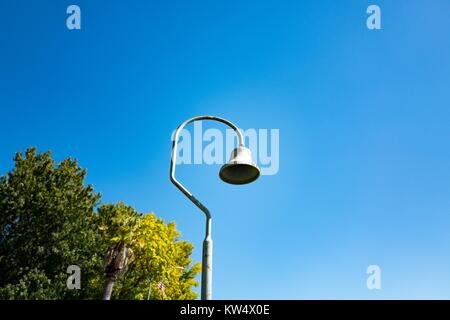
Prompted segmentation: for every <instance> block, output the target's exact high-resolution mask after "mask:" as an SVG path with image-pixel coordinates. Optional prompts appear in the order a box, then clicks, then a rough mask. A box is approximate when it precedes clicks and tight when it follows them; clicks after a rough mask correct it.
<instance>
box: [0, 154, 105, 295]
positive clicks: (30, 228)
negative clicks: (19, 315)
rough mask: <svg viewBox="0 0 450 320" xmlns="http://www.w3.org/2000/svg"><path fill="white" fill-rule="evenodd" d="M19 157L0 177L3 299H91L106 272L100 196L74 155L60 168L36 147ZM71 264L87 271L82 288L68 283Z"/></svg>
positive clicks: (60, 164)
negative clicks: (95, 281)
mask: <svg viewBox="0 0 450 320" xmlns="http://www.w3.org/2000/svg"><path fill="white" fill-rule="evenodd" d="M14 161H15V168H14V169H13V170H12V171H11V172H10V173H9V174H7V175H5V176H3V177H1V178H0V298H3V299H73V298H86V297H88V296H89V292H88V291H89V290H88V289H89V287H87V286H86V284H87V283H88V281H89V279H90V278H91V277H92V276H93V275H95V274H97V273H98V272H100V271H101V268H100V263H101V258H102V256H101V250H102V245H103V241H102V239H101V238H100V234H99V233H98V231H97V227H96V225H95V221H96V216H95V211H94V208H95V207H96V205H97V204H98V202H99V199H100V195H99V194H97V193H95V192H94V190H93V188H92V186H85V185H84V179H85V176H86V170H83V169H81V168H80V167H79V166H78V163H77V161H75V160H73V159H71V158H68V159H66V160H64V161H62V162H61V163H59V165H58V166H56V167H55V163H54V160H53V159H52V158H51V153H50V152H47V153H41V154H37V153H36V149H35V148H30V149H28V150H27V151H26V152H25V155H22V154H21V153H17V154H16V157H15V159H14ZM69 265H78V266H79V267H80V268H81V270H82V272H83V277H82V278H81V283H82V285H81V288H82V289H81V290H68V289H67V287H66V280H67V277H68V274H67V273H66V270H67V267H68V266H69Z"/></svg>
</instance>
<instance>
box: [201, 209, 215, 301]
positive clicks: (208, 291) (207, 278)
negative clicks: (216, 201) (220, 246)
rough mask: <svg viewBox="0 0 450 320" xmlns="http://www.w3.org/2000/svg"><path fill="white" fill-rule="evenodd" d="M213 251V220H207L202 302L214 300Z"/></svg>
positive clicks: (204, 243)
mask: <svg viewBox="0 0 450 320" xmlns="http://www.w3.org/2000/svg"><path fill="white" fill-rule="evenodd" d="M212 250H213V241H212V238H211V218H206V236H205V240H204V241H203V257H202V294H201V298H202V300H211V299H212Z"/></svg>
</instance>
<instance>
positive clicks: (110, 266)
mask: <svg viewBox="0 0 450 320" xmlns="http://www.w3.org/2000/svg"><path fill="white" fill-rule="evenodd" d="M132 255H133V252H132V251H131V249H129V248H127V246H126V245H125V240H120V241H119V242H118V243H116V244H115V245H112V246H111V247H110V248H109V249H108V251H107V253H106V255H105V259H104V264H103V267H104V269H105V273H106V281H105V287H104V290H103V300H110V299H111V293H112V290H113V287H114V283H115V282H116V280H117V277H118V276H119V275H120V274H121V273H123V272H125V270H126V267H127V265H128V261H129V259H130V258H131V256H132Z"/></svg>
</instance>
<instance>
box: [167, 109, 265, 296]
mask: <svg viewBox="0 0 450 320" xmlns="http://www.w3.org/2000/svg"><path fill="white" fill-rule="evenodd" d="M200 120H214V121H219V122H222V123H224V124H226V125H228V126H229V127H231V128H232V129H233V130H234V132H236V135H237V137H238V147H237V148H235V149H234V150H233V151H232V153H231V157H230V161H228V163H226V164H224V165H223V166H222V168H221V169H220V172H219V176H220V178H221V179H222V180H223V181H224V182H227V183H231V184H246V183H250V182H253V181H255V180H256V179H258V177H259V174H260V172H259V168H258V167H257V166H256V165H255V164H254V163H253V162H252V154H251V151H250V149H248V148H246V147H245V146H244V137H243V136H242V133H241V132H240V131H239V129H238V127H236V126H235V125H234V124H233V123H231V122H230V121H228V120H225V119H222V118H219V117H213V116H199V117H194V118H191V119H188V120H186V121H185V122H183V123H182V124H181V125H180V126H179V127H178V128H177V130H176V131H175V135H174V137H173V142H172V160H171V162H170V181H172V183H173V184H174V185H175V186H176V187H177V188H178V189H179V190H180V191H181V192H183V193H184V194H185V195H186V197H188V198H189V200H191V201H192V202H193V203H194V204H195V205H196V206H197V207H198V208H199V209H200V210H202V211H203V213H204V214H205V216H206V236H205V240H204V241H203V256H202V289H201V299H202V300H211V298H212V292H211V291H212V237H211V214H210V212H209V210H208V209H207V208H206V207H205V206H204V205H203V204H202V203H201V202H200V201H199V200H197V199H196V198H195V197H194V196H193V195H192V193H190V192H189V191H188V190H187V189H186V188H185V187H184V186H183V185H182V184H181V183H180V182H178V180H177V179H176V178H175V166H176V162H177V147H178V138H179V136H180V132H181V130H183V128H184V127H185V126H186V125H188V124H189V123H191V122H194V121H200Z"/></svg>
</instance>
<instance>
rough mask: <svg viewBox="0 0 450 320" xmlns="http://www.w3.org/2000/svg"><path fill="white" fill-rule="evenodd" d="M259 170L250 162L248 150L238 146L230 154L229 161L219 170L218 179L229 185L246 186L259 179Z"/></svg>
mask: <svg viewBox="0 0 450 320" xmlns="http://www.w3.org/2000/svg"><path fill="white" fill-rule="evenodd" d="M259 174H260V172H259V168H258V167H257V166H256V165H255V164H254V163H253V161H252V152H251V151H250V149H248V148H246V147H243V146H239V147H237V148H235V149H234V150H233V151H232V152H231V157H230V161H228V163H226V164H224V165H223V166H222V168H220V172H219V176H220V179H222V180H223V181H225V182H226V183H231V184H246V183H250V182H253V181H255V180H256V179H258V177H259Z"/></svg>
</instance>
